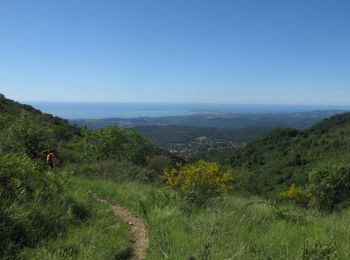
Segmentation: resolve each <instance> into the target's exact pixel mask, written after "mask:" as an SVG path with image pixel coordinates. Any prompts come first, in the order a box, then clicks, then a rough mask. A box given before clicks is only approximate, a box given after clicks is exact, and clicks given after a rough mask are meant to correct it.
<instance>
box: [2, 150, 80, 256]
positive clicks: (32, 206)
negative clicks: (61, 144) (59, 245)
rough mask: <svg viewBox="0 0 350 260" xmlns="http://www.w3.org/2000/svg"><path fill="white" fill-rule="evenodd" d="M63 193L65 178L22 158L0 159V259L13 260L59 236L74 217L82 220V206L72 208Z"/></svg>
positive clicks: (70, 201)
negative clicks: (23, 251) (20, 251)
mask: <svg viewBox="0 0 350 260" xmlns="http://www.w3.org/2000/svg"><path fill="white" fill-rule="evenodd" d="M66 190H67V176H66V175H65V174H63V173H60V172H52V171H51V172H45V171H42V169H41V167H40V165H38V163H36V162H34V161H32V160H31V159H30V158H28V157H25V156H18V155H6V156H0V194H1V197H0V241H1V243H0V258H2V259H3V258H4V259H7V258H10V259H13V258H16V257H15V256H16V254H17V253H18V252H19V250H20V249H21V248H22V247H24V246H26V247H32V246H35V245H36V244H37V243H38V242H39V241H41V240H43V239H46V238H47V237H49V236H55V235H56V234H58V233H62V232H64V231H65V230H66V228H67V227H68V224H70V223H72V222H73V221H75V217H76V218H77V219H78V218H79V217H84V216H81V215H82V214H81V212H83V211H84V209H83V206H82V205H79V208H77V207H76V206H74V205H75V202H74V200H73V199H70V198H69V197H68V196H67V194H66ZM72 210H73V213H76V216H74V215H72V214H70V212H72ZM83 213H84V214H85V212H83ZM85 215H86V214H85Z"/></svg>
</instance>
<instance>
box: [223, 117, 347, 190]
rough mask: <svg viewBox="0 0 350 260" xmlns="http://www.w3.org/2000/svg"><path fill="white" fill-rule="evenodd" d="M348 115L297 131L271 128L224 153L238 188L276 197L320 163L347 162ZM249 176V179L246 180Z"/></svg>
mask: <svg viewBox="0 0 350 260" xmlns="http://www.w3.org/2000/svg"><path fill="white" fill-rule="evenodd" d="M349 136H350V114H343V115H338V116H335V117H332V118H330V119H327V120H325V121H323V122H321V123H320V124H318V125H315V126H314V127H312V128H310V129H308V130H305V131H303V132H300V131H298V130H293V129H279V130H275V131H273V132H271V133H269V134H267V135H265V136H264V137H262V138H259V139H258V140H256V141H254V142H252V143H251V144H249V145H248V146H247V147H245V148H243V149H240V150H239V151H232V152H231V153H230V154H229V153H227V154H226V155H227V162H228V163H229V164H230V165H231V166H232V167H233V168H234V169H235V171H236V173H237V179H238V180H242V181H241V182H239V183H238V186H239V188H241V189H242V190H248V191H251V190H252V189H251V186H249V183H253V186H256V194H263V195H265V196H277V195H278V194H279V193H280V192H282V191H285V190H286V189H287V188H288V187H289V186H290V185H291V184H292V183H295V184H296V185H297V186H298V187H303V186H306V185H308V183H309V178H308V176H309V173H310V172H311V171H313V169H314V168H315V167H318V166H319V165H320V164H322V163H324V162H328V163H329V164H334V163H345V164H346V163H348V162H349V158H350V152H349V150H348V147H349V146H350V138H349ZM247 179H249V181H247Z"/></svg>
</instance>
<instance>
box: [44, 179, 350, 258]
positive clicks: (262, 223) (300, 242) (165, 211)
mask: <svg viewBox="0 0 350 260" xmlns="http://www.w3.org/2000/svg"><path fill="white" fill-rule="evenodd" d="M75 181H76V183H77V184H79V186H80V189H81V191H84V190H85V192H88V191H89V192H91V193H93V194H96V195H97V196H100V197H103V198H106V199H110V200H114V201H115V202H118V203H120V204H122V205H124V206H126V207H128V208H130V210H131V211H133V212H134V213H135V214H137V215H138V216H140V217H141V218H142V219H143V221H144V222H145V223H146V225H147V228H148V230H149V232H150V239H151V241H150V247H149V249H148V254H147V257H146V259H152V260H153V259H165V258H166V257H167V258H168V259H188V258H189V257H190V256H193V257H195V258H193V259H203V257H205V256H208V257H209V258H205V259H303V255H304V254H306V253H307V252H309V251H312V252H314V253H315V252H318V253H319V254H321V253H322V252H324V251H325V250H328V251H329V252H330V255H335V254H336V255H337V257H338V258H337V259H348V257H349V256H350V255H349V252H350V228H349V227H350V222H349V219H350V218H349V217H350V211H349V210H346V211H344V212H342V213H341V214H333V215H325V216H323V215H321V214H319V213H317V212H313V211H302V210H300V209H297V208H294V207H282V206H281V208H280V209H281V211H283V212H285V216H284V217H281V216H279V215H278V214H276V212H275V211H274V210H273V208H272V207H270V206H268V205H266V204H252V205H250V204H251V203H252V202H258V201H260V200H259V199H257V198H252V199H247V198H242V197H236V196H230V197H226V198H223V199H222V200H214V201H213V202H212V203H211V204H210V206H209V207H207V208H205V209H197V210H195V211H193V212H191V213H186V212H185V211H183V209H182V207H183V204H182V202H181V200H179V199H178V198H177V197H176V196H175V195H174V194H172V193H169V192H168V191H166V190H164V189H162V188H159V187H156V186H150V185H144V184H137V183H115V182H111V181H105V180H88V179H86V178H81V177H79V178H76V179H75ZM110 239H111V241H110V244H111V245H112V244H113V242H115V247H118V245H119V244H120V243H121V241H119V240H118V239H117V237H113V236H110ZM60 241H61V239H60V240H58V243H62V242H60ZM50 243H53V242H50ZM123 243H124V242H122V244H123ZM319 245H320V247H322V248H323V249H319ZM48 247H49V248H50V246H49V245H48ZM44 248H45V247H44ZM44 248H41V249H40V251H39V252H42V251H43V250H46V249H44ZM206 248H207V249H206ZM96 250H97V251H98V250H99V249H96ZM322 250H324V251H322ZM80 258H81V259H82V257H80V255H79V257H78V259H80Z"/></svg>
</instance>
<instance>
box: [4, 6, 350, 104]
mask: <svg viewBox="0 0 350 260" xmlns="http://www.w3.org/2000/svg"><path fill="white" fill-rule="evenodd" d="M349 14H350V1H348V0H343V1H342V0H328V1H325V0H299V1H298V0H289V1H288V0H276V1H269V0H256V1H251V0H241V1H235V0H227V1H224V0H211V1H207V0H198V1H194V0H172V1H170V0H169V1H167V0H158V1H155V0H139V1H134V0H113V1H112V0H111V1H105V0H95V1H90V0H81V1H78V0H55V1H54V0H51V1H50V0H43V1H36V0H28V1H26V0H24V1H23V0H21V1H18V0H1V1H0V92H2V93H4V94H5V95H6V96H8V97H10V98H12V99H16V100H27V101H33V100H36V101H43V100H46V101H53V100H55V101H117V102H120V101H122V102H200V103H208V102H209V103H259V104H338V105H346V104H350V15H349Z"/></svg>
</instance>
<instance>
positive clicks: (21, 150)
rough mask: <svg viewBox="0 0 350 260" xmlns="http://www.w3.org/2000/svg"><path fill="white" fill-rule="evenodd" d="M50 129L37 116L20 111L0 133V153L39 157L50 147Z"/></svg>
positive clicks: (51, 142)
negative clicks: (14, 119)
mask: <svg viewBox="0 0 350 260" xmlns="http://www.w3.org/2000/svg"><path fill="white" fill-rule="evenodd" d="M51 133H52V129H50V128H49V127H48V126H47V125H45V124H44V123H43V122H42V121H41V120H40V119H39V118H38V117H36V116H33V115H31V114H29V113H25V112H23V113H21V115H20V116H19V118H18V119H17V120H16V121H15V122H14V123H12V124H11V125H10V126H9V127H8V128H7V129H5V130H3V131H2V133H1V135H0V153H3V154H6V153H16V154H23V155H24V154H25V155H27V156H29V157H30V158H40V157H41V156H42V155H43V154H44V153H45V152H46V151H47V150H48V149H50V148H52V145H55V144H54V140H53V138H52V135H51Z"/></svg>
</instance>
